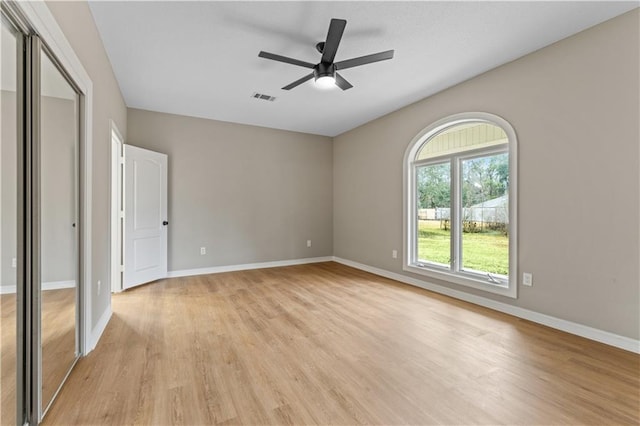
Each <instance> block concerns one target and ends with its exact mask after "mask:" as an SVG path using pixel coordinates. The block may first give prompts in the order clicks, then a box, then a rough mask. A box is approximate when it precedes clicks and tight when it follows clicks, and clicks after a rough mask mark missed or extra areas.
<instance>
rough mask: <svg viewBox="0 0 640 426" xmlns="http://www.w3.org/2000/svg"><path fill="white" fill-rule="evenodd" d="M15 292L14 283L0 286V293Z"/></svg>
mask: <svg viewBox="0 0 640 426" xmlns="http://www.w3.org/2000/svg"><path fill="white" fill-rule="evenodd" d="M15 292H16V286H15V285H3V286H0V294H14V293H15Z"/></svg>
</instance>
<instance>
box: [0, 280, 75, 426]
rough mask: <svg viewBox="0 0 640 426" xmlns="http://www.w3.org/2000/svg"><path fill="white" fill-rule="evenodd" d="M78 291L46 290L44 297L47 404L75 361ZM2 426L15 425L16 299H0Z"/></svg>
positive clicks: (11, 296)
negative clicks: (0, 320)
mask: <svg viewBox="0 0 640 426" xmlns="http://www.w3.org/2000/svg"><path fill="white" fill-rule="evenodd" d="M75 304H76V300H75V289H73V288H67V289H58V290H47V291H45V292H43V296H42V383H43V385H42V398H43V401H45V404H46V403H48V402H49V401H50V400H51V398H52V397H53V394H54V393H55V391H56V390H57V389H58V386H59V385H60V383H61V382H62V379H64V376H65V375H66V374H67V372H68V371H69V367H71V364H72V363H73V361H74V360H75V339H76V336H75ZM0 309H1V312H2V316H1V319H2V323H1V330H2V349H1V354H2V357H1V358H0V360H1V361H0V363H1V364H0V365H1V370H2V373H1V376H0V380H1V382H0V391H1V395H2V398H1V405H0V408H1V410H2V412H1V414H0V424H1V425H15V424H16V417H15V416H16V410H15V409H16V399H15V392H16V296H15V294H3V295H2V296H0Z"/></svg>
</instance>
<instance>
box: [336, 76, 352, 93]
mask: <svg viewBox="0 0 640 426" xmlns="http://www.w3.org/2000/svg"><path fill="white" fill-rule="evenodd" d="M336 86H338V87H339V88H341V89H342V90H348V89H351V88H352V87H353V85H352V84H351V83H349V82H348V81H347V80H345V79H344V77H342V76H341V75H340V74H338V73H336Z"/></svg>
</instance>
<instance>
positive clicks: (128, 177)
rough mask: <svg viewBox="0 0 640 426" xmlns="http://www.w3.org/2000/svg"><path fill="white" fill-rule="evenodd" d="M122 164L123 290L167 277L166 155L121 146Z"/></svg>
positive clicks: (129, 146)
mask: <svg viewBox="0 0 640 426" xmlns="http://www.w3.org/2000/svg"><path fill="white" fill-rule="evenodd" d="M124 164H125V167H124V176H123V178H124V274H123V278H124V279H123V287H124V288H125V289H127V288H131V287H134V286H137V285H140V284H144V283H148V282H150V281H154V280H157V279H159V278H165V277H166V276H167V225H168V221H167V155H166V154H161V153H159V152H154V151H149V150H147V149H142V148H138V147H135V146H131V145H124Z"/></svg>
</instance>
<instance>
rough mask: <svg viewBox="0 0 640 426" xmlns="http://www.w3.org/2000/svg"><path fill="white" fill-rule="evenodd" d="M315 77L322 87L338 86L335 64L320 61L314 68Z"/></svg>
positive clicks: (318, 85)
mask: <svg viewBox="0 0 640 426" xmlns="http://www.w3.org/2000/svg"><path fill="white" fill-rule="evenodd" d="M313 77H314V78H315V82H316V87H318V88H320V89H331V88H334V87H336V67H335V66H334V65H333V64H324V63H322V62H321V63H319V64H318V65H316V66H315V67H314V68H313Z"/></svg>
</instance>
